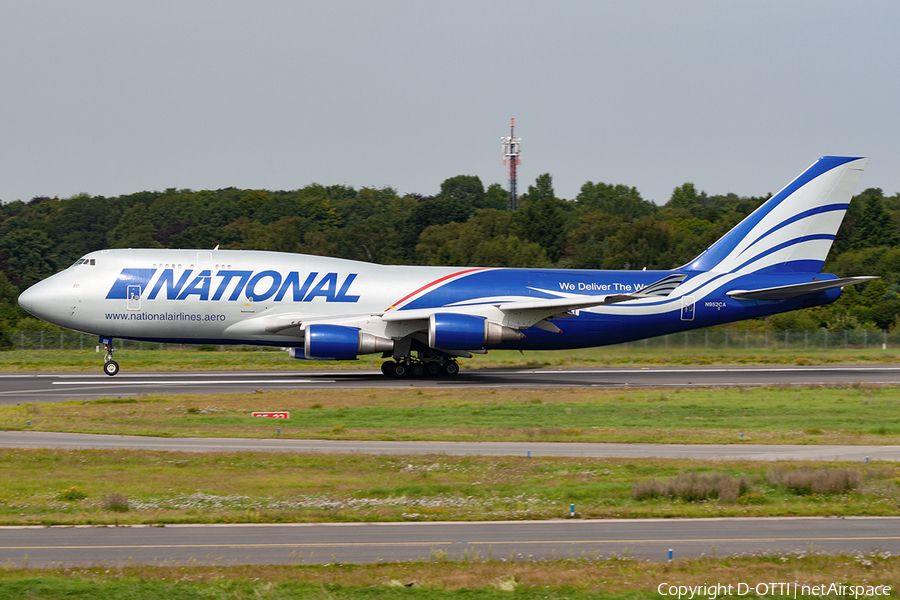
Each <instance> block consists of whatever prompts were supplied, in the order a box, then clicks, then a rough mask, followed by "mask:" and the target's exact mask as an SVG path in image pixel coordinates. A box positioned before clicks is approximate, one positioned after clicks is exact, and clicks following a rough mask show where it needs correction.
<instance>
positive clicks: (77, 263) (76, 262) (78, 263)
mask: <svg viewBox="0 0 900 600" xmlns="http://www.w3.org/2000/svg"><path fill="white" fill-rule="evenodd" d="M83 262H84V259H83V258H79V259H78V260H76V261H75V264H74V265H72V266H73V267H77V266H78V265H80V264H81V263H83Z"/></svg>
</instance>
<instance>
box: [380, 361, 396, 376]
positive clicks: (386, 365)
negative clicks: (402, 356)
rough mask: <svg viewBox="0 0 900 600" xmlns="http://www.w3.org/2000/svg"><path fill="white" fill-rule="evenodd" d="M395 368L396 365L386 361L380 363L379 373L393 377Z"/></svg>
mask: <svg viewBox="0 0 900 600" xmlns="http://www.w3.org/2000/svg"><path fill="white" fill-rule="evenodd" d="M396 367H397V363H395V362H394V361H392V360H386V361H384V362H383V363H381V372H382V373H383V374H384V375H387V376H388V377H393V376H394V369H395V368H396Z"/></svg>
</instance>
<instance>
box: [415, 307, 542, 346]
mask: <svg viewBox="0 0 900 600" xmlns="http://www.w3.org/2000/svg"><path fill="white" fill-rule="evenodd" d="M523 337H525V336H523V335H522V332H521V331H519V330H517V329H512V328H511V327H505V326H503V325H500V324H499V323H492V322H491V321H488V320H487V319H486V318H485V317H479V316H476V315H461V314H457V313H434V314H432V315H431V316H429V317H428V345H429V346H430V347H432V348H437V349H446V350H474V349H476V348H481V347H482V346H485V345H491V344H505V343H508V342H517V341H519V340H521V339H522V338H523Z"/></svg>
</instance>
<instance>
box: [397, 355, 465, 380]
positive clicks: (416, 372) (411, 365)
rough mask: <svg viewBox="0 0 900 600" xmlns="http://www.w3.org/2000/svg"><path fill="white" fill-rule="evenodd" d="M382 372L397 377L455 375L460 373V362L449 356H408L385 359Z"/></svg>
mask: <svg viewBox="0 0 900 600" xmlns="http://www.w3.org/2000/svg"><path fill="white" fill-rule="evenodd" d="M381 372H382V373H384V374H385V375H387V376H388V377H395V378H397V379H402V378H404V377H416V378H418V377H442V376H443V377H455V376H456V374H457V373H459V364H458V363H457V362H456V361H455V360H452V359H449V358H443V359H441V360H426V361H422V360H417V359H413V358H411V357H409V356H406V357H404V358H401V359H399V360H397V361H393V360H388V361H385V362H384V363H382V365H381Z"/></svg>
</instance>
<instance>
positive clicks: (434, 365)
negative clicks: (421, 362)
mask: <svg viewBox="0 0 900 600" xmlns="http://www.w3.org/2000/svg"><path fill="white" fill-rule="evenodd" d="M425 373H426V374H427V375H428V376H429V377H439V376H440V374H441V363H439V362H433V361H432V362H428V363H425Z"/></svg>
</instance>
